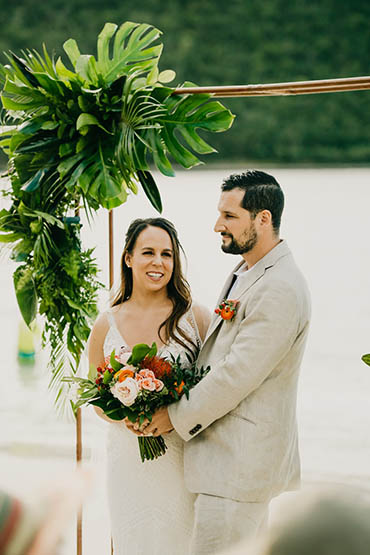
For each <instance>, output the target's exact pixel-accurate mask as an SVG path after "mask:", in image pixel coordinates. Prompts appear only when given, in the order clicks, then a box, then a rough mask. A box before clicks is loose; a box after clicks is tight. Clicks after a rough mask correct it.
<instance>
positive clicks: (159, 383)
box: [153, 380, 164, 391]
mask: <svg viewBox="0 0 370 555" xmlns="http://www.w3.org/2000/svg"><path fill="white" fill-rule="evenodd" d="M153 381H154V385H155V390H156V391H162V389H163V388H164V383H163V382H162V380H153Z"/></svg>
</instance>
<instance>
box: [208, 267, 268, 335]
mask: <svg viewBox="0 0 370 555" xmlns="http://www.w3.org/2000/svg"><path fill="white" fill-rule="evenodd" d="M242 264H244V261H242V262H241V263H240V264H238V266H237V267H236V268H235V269H234V270H233V272H232V273H231V274H230V276H229V277H228V279H227V280H226V283H225V285H224V288H223V289H222V291H221V295H220V296H219V298H218V301H217V306H218V305H219V304H220V303H221V302H222V301H223V300H224V299H225V298H226V295H227V293H228V291H229V289H230V285H231V282H232V279H233V276H234V272H236V271H237V270H238V269H239V268H240V266H241V265H242ZM257 265H258V264H256V265H255V266H253V268H251V270H248V273H247V275H246V276H245V278H244V279H243V288H242V289H241V290H240V293H239V292H238V289H239V287H238V289H237V291H236V292H237V295H235V296H234V297H233V298H234V299H235V300H239V299H240V297H241V295H242V294H244V293H245V292H246V291H247V290H248V289H249V288H250V287H251V286H252V285H253V283H255V282H256V281H257V279H259V278H260V277H261V275H263V273H264V271H265V269H264V267H262V266H261V267H259V268H257ZM247 276H248V277H247ZM222 323H223V319H222V318H221V316H219V315H218V314H215V313H214V314H213V318H212V320H211V324H210V326H209V328H208V331H207V335H206V337H205V340H204V344H203V345H205V343H206V341H208V339H209V338H210V336H211V335H212V334H213V333H214V332H215V331H216V329H217V328H218V326H219V325H220V324H222ZM228 325H230V322H228Z"/></svg>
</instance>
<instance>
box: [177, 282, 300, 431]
mask: <svg viewBox="0 0 370 555" xmlns="http://www.w3.org/2000/svg"><path fill="white" fill-rule="evenodd" d="M247 310H248V312H247V315H246V316H245V318H244V319H243V320H242V322H241V323H240V329H239V332H238V334H237V335H236V337H235V340H234V342H233V344H232V346H231V348H230V350H229V351H228V353H226V355H225V357H224V358H223V359H222V360H220V361H219V362H218V363H217V364H214V365H213V366H212V368H211V370H210V372H209V373H208V374H207V375H206V376H205V377H204V378H203V380H202V381H201V382H200V383H199V384H197V385H196V386H195V387H194V388H193V389H192V390H191V392H190V399H189V400H187V399H186V398H185V397H183V398H182V399H181V400H180V401H179V402H177V403H174V404H173V405H170V406H169V407H168V415H169V419H170V422H172V425H173V426H174V428H175V429H176V431H177V432H178V433H179V435H180V436H181V437H182V438H183V439H184V440H185V441H188V440H190V439H192V438H193V437H195V436H196V435H197V434H198V433H199V432H201V431H203V430H204V429H205V428H207V427H208V426H209V425H210V424H212V423H213V422H214V421H215V420H218V419H219V418H221V417H223V416H224V415H225V414H227V413H228V412H230V411H231V410H233V409H234V408H235V407H237V405H238V404H239V403H240V402H241V401H242V400H243V399H245V398H246V397H248V395H250V394H251V393H252V392H253V391H254V390H255V389H257V388H258V387H259V386H260V385H261V383H262V382H263V381H264V380H265V379H266V378H267V377H268V376H269V375H270V373H271V372H272V371H273V369H274V368H275V366H276V365H277V364H278V362H279V361H280V360H281V359H282V358H283V357H284V356H285V355H286V354H287V353H288V351H289V350H290V349H291V347H292V345H293V343H294V341H295V339H296V337H297V334H298V332H299V322H300V309H299V304H298V300H297V296H296V292H295V291H294V290H293V289H292V288H291V287H290V286H289V285H287V284H286V283H285V282H282V283H276V284H274V285H273V286H271V287H270V288H268V289H264V290H260V291H256V293H255V295H254V297H252V298H250V299H249V301H248V307H247ZM223 325H233V323H231V322H229V323H225V324H223ZM234 325H236V322H235V323H234Z"/></svg>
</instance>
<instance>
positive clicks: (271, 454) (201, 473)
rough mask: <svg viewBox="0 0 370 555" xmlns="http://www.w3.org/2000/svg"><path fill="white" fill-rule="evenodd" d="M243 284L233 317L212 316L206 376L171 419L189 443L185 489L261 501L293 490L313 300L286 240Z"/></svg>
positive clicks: (203, 359) (201, 358)
mask: <svg viewBox="0 0 370 555" xmlns="http://www.w3.org/2000/svg"><path fill="white" fill-rule="evenodd" d="M240 265H241V264H239V265H238V267H240ZM238 267H237V268H238ZM237 268H236V269H237ZM232 277H233V274H231V275H230V277H229V279H228V280H227V282H226V284H225V287H224V289H223V291H222V293H221V295H220V298H219V302H221V301H222V300H223V299H224V298H225V296H226V295H227V292H228V290H229V287H230V284H231V280H232ZM240 281H241V283H240V285H239V284H238V286H237V290H236V292H235V295H233V298H234V299H237V300H238V301H239V305H238V308H237V313H236V315H235V317H234V319H233V320H231V321H223V320H222V319H221V317H220V316H216V315H214V317H213V320H212V322H211V325H210V328H209V330H208V333H207V336H206V338H205V341H204V344H203V347H202V350H201V352H200V356H199V359H198V365H199V366H201V365H205V366H208V365H210V367H211V370H210V372H209V373H208V374H207V375H206V376H205V378H204V379H203V380H202V381H201V382H200V383H199V384H198V385H197V386H195V388H194V389H192V390H191V392H190V399H189V400H187V399H186V398H185V397H183V398H182V399H181V400H180V401H179V402H178V403H175V404H173V405H171V406H170V407H169V415H170V418H171V421H172V424H173V426H174V427H175V430H176V431H177V433H178V434H179V435H180V436H181V437H182V438H183V439H184V440H185V441H186V444H185V453H184V470H185V480H186V485H187V488H188V489H189V490H190V491H192V492H194V493H205V494H209V495H216V496H220V497H227V498H230V499H234V500H237V501H243V502H263V501H267V500H269V499H271V498H272V497H273V496H275V495H277V494H279V493H280V492H282V491H284V490H287V489H294V488H295V487H297V486H298V485H299V478H300V461H299V453H298V438H297V422H296V397H297V381H298V374H299V367H300V364H301V360H302V355H303V351H304V346H305V343H306V338H307V332H308V325H309V319H310V298H309V293H308V289H307V286H306V282H305V280H304V278H303V276H302V274H301V272H300V270H299V269H298V268H297V266H296V264H295V262H294V260H293V257H292V254H291V252H290V250H289V248H288V246H287V244H286V242H285V241H282V242H280V243H279V244H278V245H277V246H276V247H275V248H273V249H272V250H271V251H270V252H269V253H268V254H266V255H265V256H264V257H263V258H262V259H261V260H259V261H258V262H257V264H255V265H254V266H253V267H252V268H251V269H250V270H248V271H247V272H246V274H245V275H244V276H243V279H242V280H240Z"/></svg>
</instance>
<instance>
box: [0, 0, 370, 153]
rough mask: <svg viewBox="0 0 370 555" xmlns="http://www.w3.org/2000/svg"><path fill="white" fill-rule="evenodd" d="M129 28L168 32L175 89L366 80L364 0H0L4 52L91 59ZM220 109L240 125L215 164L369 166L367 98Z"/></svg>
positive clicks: (367, 94)
mask: <svg viewBox="0 0 370 555" xmlns="http://www.w3.org/2000/svg"><path fill="white" fill-rule="evenodd" d="M126 20H130V21H137V22H145V23H150V24H152V25H154V26H155V27H157V28H159V29H160V30H161V31H162V32H163V36H162V41H163V44H164V50H163V54H162V58H161V69H167V68H169V69H174V70H175V71H176V80H175V81H174V82H173V83H171V86H175V85H180V84H182V83H183V82H184V81H192V82H194V83H196V84H197V85H238V84H256V83H274V82H284V81H299V80H311V79H330V78H339V77H356V76H361V75H368V74H369V57H368V47H369V44H370V26H369V21H370V3H369V2H368V1H367V0H352V1H350V0H300V1H298V0H297V1H296V2H286V0H265V1H264V2H257V1H256V0H235V1H233V2H228V3H225V2H224V0H202V1H201V2H199V0H170V1H169V2H167V3H163V2H158V0H142V1H141V2H137V1H133V0H126V1H124V2H122V0H110V1H109V2H107V3H102V2H101V0H63V1H62V0H48V2H42V3H41V2H34V1H33V0H18V1H17V2H14V3H9V2H6V1H5V0H0V25H1V34H0V51H9V50H12V51H13V52H15V53H18V54H19V53H20V51H21V50H22V49H25V48H29V49H32V48H35V49H36V50H39V51H41V48H42V43H43V42H44V43H45V44H46V46H47V48H48V50H49V51H52V52H54V53H55V56H59V55H63V54H62V52H63V51H62V44H63V42H64V41H65V40H67V39H68V38H70V37H72V38H75V39H76V40H77V42H78V44H79V46H80V48H81V50H82V51H83V53H93V54H95V51H96V39H97V35H98V33H99V31H100V30H101V29H102V27H103V25H104V23H105V22H107V21H111V22H114V23H117V24H120V23H122V22H124V21H126ZM1 62H2V63H6V58H5V56H4V55H2V56H1ZM222 102H223V103H224V104H225V105H226V106H227V107H228V108H230V109H231V111H232V112H233V113H234V114H236V116H237V117H236V120H235V123H234V125H233V127H232V129H231V130H230V131H228V132H227V133H222V134H220V135H216V136H214V137H212V144H213V145H215V146H216V148H217V149H218V151H219V153H220V154H219V155H218V156H217V155H215V156H214V157H213V159H214V160H215V161H217V162H224V161H226V160H233V161H240V162H247V161H248V162H254V161H256V162H268V163H283V164H285V163H321V164H337V163H344V164H352V163H355V164H367V163H368V162H369V154H370V146H369V143H370V126H369V125H366V120H367V117H368V114H369V108H370V91H360V92H350V93H348V92H347V93H331V94H319V95H304V96H298V97H273V98H271V97H270V98H240V99H224V100H222ZM207 162H209V159H208V160H207Z"/></svg>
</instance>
